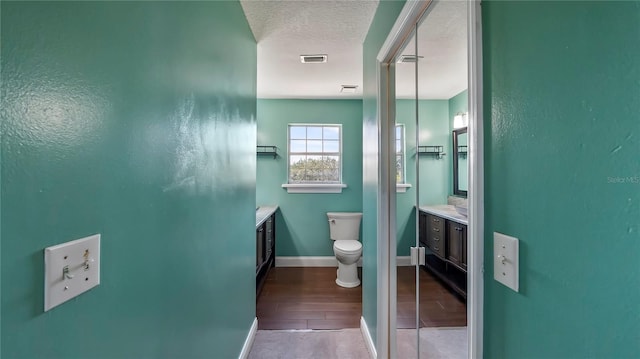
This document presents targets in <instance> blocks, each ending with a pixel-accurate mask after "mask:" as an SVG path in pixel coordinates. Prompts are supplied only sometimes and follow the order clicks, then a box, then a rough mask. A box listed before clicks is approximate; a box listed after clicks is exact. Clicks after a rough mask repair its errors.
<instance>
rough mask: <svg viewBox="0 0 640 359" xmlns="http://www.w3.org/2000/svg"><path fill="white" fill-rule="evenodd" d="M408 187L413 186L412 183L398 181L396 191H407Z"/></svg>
mask: <svg viewBox="0 0 640 359" xmlns="http://www.w3.org/2000/svg"><path fill="white" fill-rule="evenodd" d="M407 188H411V184H410V183H396V192H398V193H405V192H407Z"/></svg>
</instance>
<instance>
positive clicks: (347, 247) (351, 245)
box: [333, 240, 362, 252]
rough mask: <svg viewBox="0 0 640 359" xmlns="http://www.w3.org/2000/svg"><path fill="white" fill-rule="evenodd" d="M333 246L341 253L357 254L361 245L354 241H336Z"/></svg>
mask: <svg viewBox="0 0 640 359" xmlns="http://www.w3.org/2000/svg"><path fill="white" fill-rule="evenodd" d="M333 246H334V247H335V248H337V249H339V250H341V251H343V252H357V251H359V250H360V249H362V243H360V242H358V241H356V240H337V241H336V243H334V245H333Z"/></svg>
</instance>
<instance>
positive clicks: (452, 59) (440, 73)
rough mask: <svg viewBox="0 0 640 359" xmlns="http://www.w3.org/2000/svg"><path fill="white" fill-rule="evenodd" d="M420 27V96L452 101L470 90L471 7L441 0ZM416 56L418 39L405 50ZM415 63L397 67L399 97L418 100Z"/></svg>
mask: <svg viewBox="0 0 640 359" xmlns="http://www.w3.org/2000/svg"><path fill="white" fill-rule="evenodd" d="M423 19H424V20H423V21H422V23H421V24H420V25H419V26H418V56H424V58H421V59H420V60H419V61H418V97H419V98H421V99H449V98H451V97H453V96H455V95H457V94H459V93H460V92H461V91H463V90H465V89H466V88H467V4H466V2H465V1H439V2H436V3H434V4H433V5H432V6H431V7H430V8H429V10H428V12H427V15H426V16H425V17H424V18H423ZM401 54H403V55H414V54H415V36H414V37H413V38H412V39H411V40H410V41H409V42H408V43H407V46H406V47H405V48H404V50H403V51H401ZM415 71H416V69H415V64H413V63H399V64H397V66H396V97H397V98H414V97H415V80H414V78H415Z"/></svg>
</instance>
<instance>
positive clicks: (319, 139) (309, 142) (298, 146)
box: [289, 125, 342, 183]
mask: <svg viewBox="0 0 640 359" xmlns="http://www.w3.org/2000/svg"><path fill="white" fill-rule="evenodd" d="M341 139H342V138H341V126H340V125H289V183H340V181H341V169H342V166H341V163H340V160H341V148H342V146H341Z"/></svg>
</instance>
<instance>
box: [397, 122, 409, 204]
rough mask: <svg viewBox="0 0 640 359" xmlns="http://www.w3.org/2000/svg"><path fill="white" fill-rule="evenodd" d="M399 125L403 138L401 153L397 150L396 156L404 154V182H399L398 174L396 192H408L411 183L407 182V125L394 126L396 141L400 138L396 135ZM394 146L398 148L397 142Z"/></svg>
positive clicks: (398, 124)
mask: <svg viewBox="0 0 640 359" xmlns="http://www.w3.org/2000/svg"><path fill="white" fill-rule="evenodd" d="M398 127H400V128H401V129H402V130H401V136H402V138H401V139H400V140H401V142H400V148H401V153H398V151H395V153H396V158H397V156H398V154H401V155H402V182H397V176H396V192H399V193H404V192H407V188H411V184H409V183H407V136H406V132H405V129H406V127H405V125H404V124H403V123H396V125H395V127H394V130H395V132H394V138H395V141H398V138H397V137H396V134H397V133H398ZM393 146H394V148H396V143H395V142H394V143H393Z"/></svg>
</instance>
